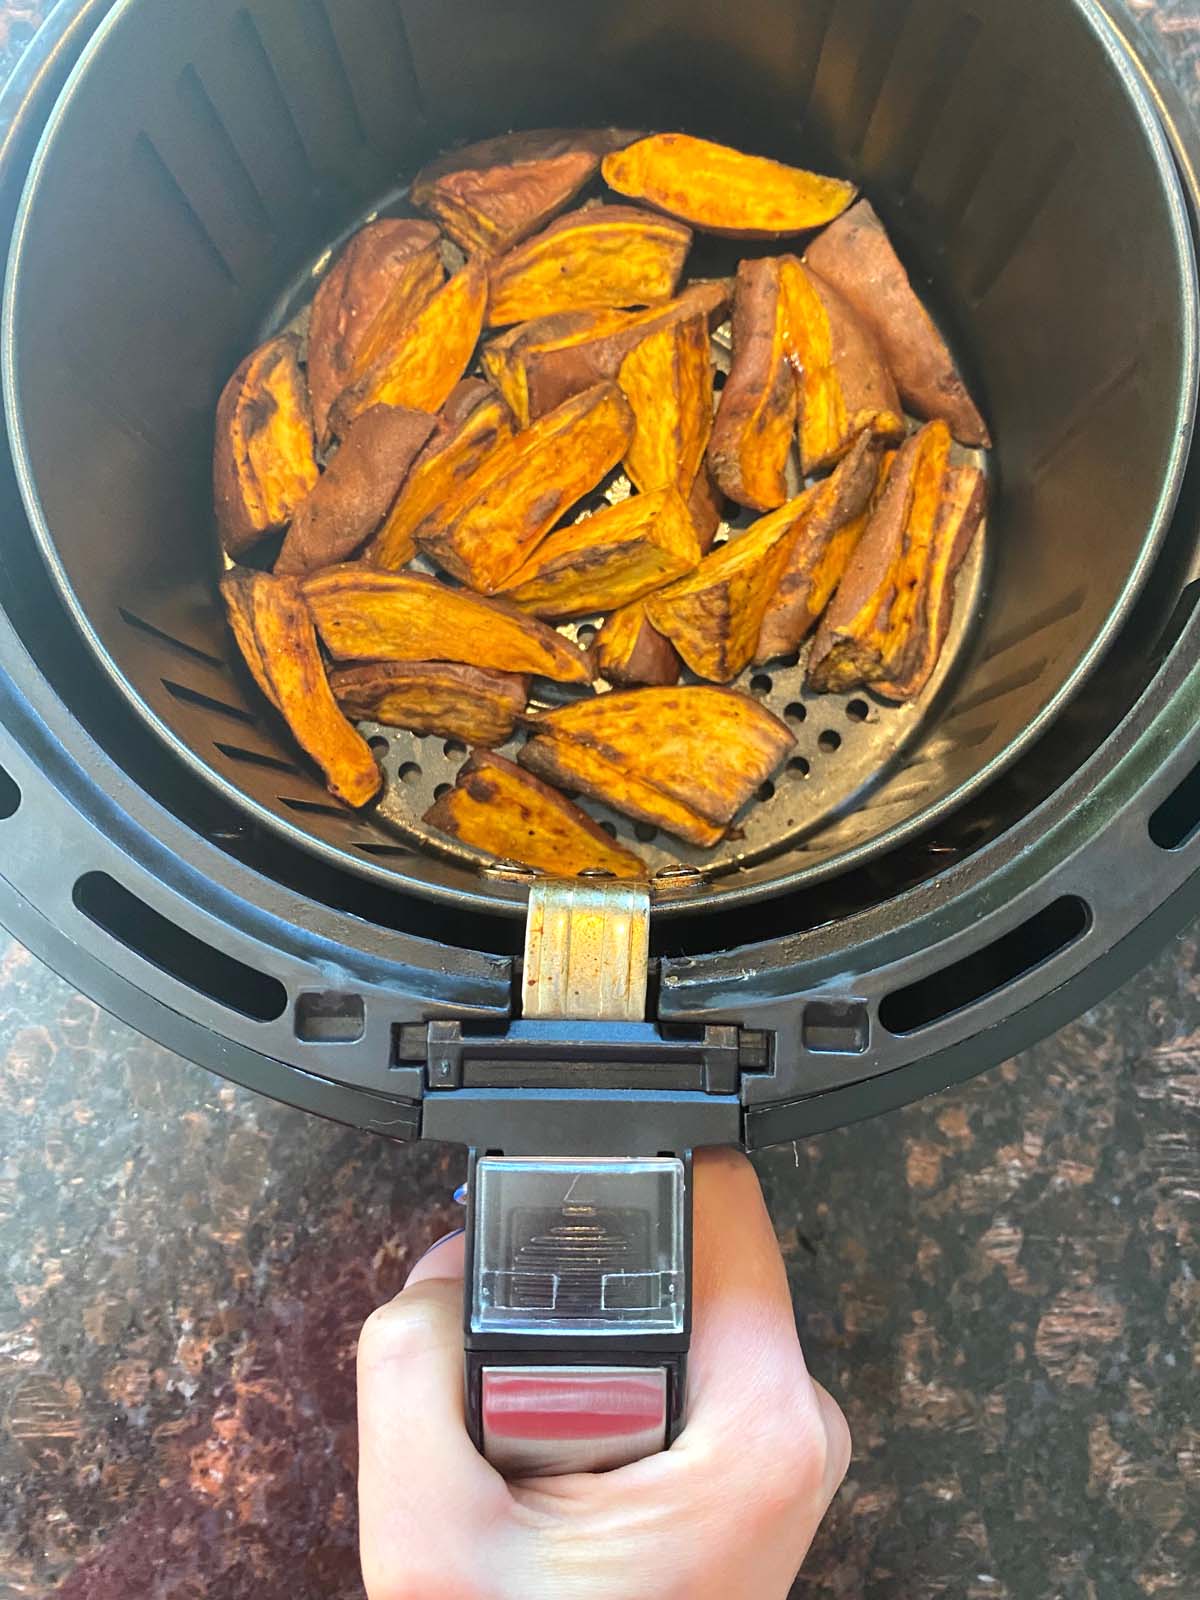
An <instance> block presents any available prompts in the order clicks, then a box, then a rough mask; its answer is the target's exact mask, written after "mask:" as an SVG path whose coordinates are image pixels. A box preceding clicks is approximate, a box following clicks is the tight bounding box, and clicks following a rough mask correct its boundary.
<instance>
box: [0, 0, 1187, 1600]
mask: <svg viewBox="0 0 1200 1600" xmlns="http://www.w3.org/2000/svg"><path fill="white" fill-rule="evenodd" d="M44 9H46V8H44V7H43V6H42V5H41V4H40V3H37V0H30V3H28V4H18V3H13V0H7V3H4V4H0V72H4V71H7V70H8V68H9V67H10V66H11V63H12V61H13V60H14V59H15V58H16V54H17V53H18V52H19V50H20V48H21V47H22V45H23V43H24V42H25V41H27V39H28V38H29V37H30V35H31V33H32V31H33V30H34V29H35V28H36V26H37V24H38V22H39V21H40V18H41V15H42V12H43V10H44ZM1129 9H1130V11H1131V12H1133V13H1135V14H1136V25H1137V26H1139V27H1141V28H1142V29H1144V30H1145V31H1146V35H1147V36H1148V37H1152V38H1154V39H1155V40H1156V41H1157V43H1158V45H1159V46H1160V47H1162V48H1164V49H1165V50H1167V51H1168V52H1169V53H1170V57H1171V60H1172V63H1173V69H1174V71H1175V74H1176V77H1177V81H1178V83H1179V84H1180V85H1181V86H1182V87H1183V88H1184V90H1185V92H1187V93H1188V94H1189V95H1191V96H1192V97H1193V98H1196V97H1197V96H1198V95H1200V8H1197V6H1196V5H1195V4H1194V0H1182V3H1180V0H1164V3H1160V0H1130V6H1129ZM1198 1123H1200V946H1198V943H1197V940H1196V938H1195V937H1193V936H1188V937H1185V938H1183V939H1181V940H1179V941H1177V942H1176V943H1175V944H1174V945H1172V946H1171V948H1170V949H1168V950H1167V951H1166V952H1164V954H1163V955H1162V956H1161V957H1160V959H1159V960H1158V961H1157V962H1156V963H1155V964H1154V965H1153V966H1152V967H1150V968H1149V969H1147V970H1146V971H1145V972H1144V973H1142V974H1141V975H1140V976H1139V977H1138V978H1136V979H1135V980H1133V981H1132V982H1131V983H1129V984H1128V985H1127V986H1126V988H1125V989H1124V990H1123V991H1122V992H1121V993H1120V994H1119V995H1117V996H1116V997H1115V998H1113V999H1112V1000H1110V1001H1109V1002H1108V1003H1106V1004H1104V1005H1102V1006H1100V1007H1098V1008H1097V1009H1096V1010H1095V1011H1093V1012H1092V1013H1091V1014H1089V1015H1088V1016H1086V1017H1085V1018H1083V1019H1082V1020H1081V1021H1080V1022H1078V1023H1076V1024H1075V1025H1073V1026H1071V1027H1069V1028H1067V1029H1065V1030H1064V1031H1063V1032H1062V1033H1060V1034H1059V1035H1058V1036H1057V1037H1055V1038H1053V1039H1051V1040H1049V1041H1047V1042H1045V1043H1043V1044H1041V1045H1039V1046H1038V1047H1036V1048H1035V1049H1032V1050H1030V1051H1028V1052H1026V1053H1025V1054H1024V1055H1022V1056H1020V1057H1018V1058H1017V1059H1016V1060H1014V1061H1011V1062H1009V1063H1007V1064H1006V1065H1005V1066H1003V1067H1000V1068H998V1069H996V1070H995V1071H992V1072H989V1073H987V1074H985V1075H984V1076H983V1077H981V1078H979V1079H977V1080H976V1081H975V1082H973V1083H972V1084H970V1085H969V1086H968V1087H967V1088H965V1089H963V1090H961V1091H959V1092H956V1093H950V1094H945V1095H942V1096H941V1097H940V1098H938V1099H935V1100H931V1101H928V1102H926V1103H924V1104H922V1105H919V1106H915V1107H911V1108H909V1109H908V1110H906V1111H903V1112H900V1113H898V1114H896V1115H893V1116H891V1117H888V1118H886V1119H884V1120H881V1121H876V1122H873V1123H869V1124H865V1125H863V1126H859V1127H855V1128H850V1129H847V1130H844V1131H842V1132H839V1133H836V1134H833V1135H830V1136H828V1137H826V1138H824V1139H822V1140H820V1141H818V1142H814V1143H811V1144H801V1145H799V1146H797V1147H795V1148H792V1147H790V1146H789V1147H787V1148H785V1149H780V1150H775V1151H772V1152H769V1153H768V1154H766V1155H764V1156H762V1157H760V1158H759V1159H758V1160H757V1166H758V1169H759V1172H760V1174H761V1176H762V1179H763V1182H764V1184H765V1186H766V1190H767V1193H768V1196H769V1199H770V1202H771V1207H772V1211H773V1214H774V1217H775V1219H776V1224H777V1227H778V1231H779V1236H780V1240H781V1242H782V1245H783V1250H784V1254H785V1257H786V1259H787V1263H788V1270H789V1273H790V1275H791V1282H792V1288H793V1292H794V1298H795V1305H796V1313H797V1319H798V1322H799V1326H800V1330H801V1333H802V1336H803V1339H804V1342H805V1347H806V1349H807V1351H808V1354H809V1357H810V1361H811V1364H812V1366H813V1368H814V1369H815V1371H816V1373H817V1375H818V1376H819V1377H821V1378H822V1379H823V1381H824V1382H825V1383H826V1384H827V1385H828V1387H829V1388H831V1389H832V1390H833V1391H834V1392H835V1393H836V1394H837V1395H838V1396H839V1397H840V1399H841V1400H842V1403H843V1404H844V1406H845V1408H846V1410H847V1412H848V1414H849V1417H850V1420H851V1424H852V1428H853V1432H854V1439H855V1454H854V1462H853V1465H852V1468H851V1472H850V1476H849V1479H848V1481H847V1483H846V1486H845V1488H844V1489H843V1491H842V1493H841V1495H840V1496H839V1498H838V1500H837V1502H836V1505H835V1507H834V1509H833V1511H832V1513H831V1515H830V1517H829V1519H828V1521H827V1523H826V1526H825V1528H824V1529H823V1531H822V1533H821V1535H820V1537H819V1538H818V1541H817V1544H816V1546H815V1548H814V1550H813V1552H812V1555H811V1556H810V1559H809V1561H808V1563H807V1566H806V1568H805V1571H804V1573H803V1575H802V1576H801V1578H800V1579H799V1580H798V1582H797V1584H796V1588H795V1591H794V1593H795V1595H796V1596H798V1597H802V1600H809V1597H812V1600H816V1597H828V1600H843V1597H844V1600H851V1597H853V1600H935V1597H936V1600H940V1597H946V1600H1124V1597H1126V1596H1129V1597H1131V1600H1144V1597H1156V1600H1169V1597H1173V1596H1178V1597H1180V1600H1194V1597H1195V1596H1196V1595H1197V1594H1198V1593H1200V1550H1198V1548H1197V1543H1196V1541H1197V1528H1198V1524H1200V1519H1198V1517H1197V1511H1198V1509H1200V1400H1198V1398H1197V1397H1198V1394H1200V1384H1198V1381H1197V1370H1196V1369H1197V1364H1198V1359H1200V1282H1198V1281H1197V1276H1196V1270H1195V1268H1196V1259H1197V1257H1196V1244H1197V1227H1198V1225H1200V1131H1198ZM461 1177H462V1161H461V1157H460V1156H459V1154H458V1153H456V1152H453V1151H447V1150H444V1149H436V1148H426V1147H416V1148H407V1149H405V1148H394V1147H389V1146H387V1145H385V1144H383V1143H380V1142H375V1141H372V1140H370V1139H367V1138H365V1137H362V1136H359V1135H356V1134H353V1133H350V1132H347V1131H345V1130H343V1129H340V1128H337V1127H333V1126H331V1125H328V1124H325V1123H321V1122H318V1121H317V1120H315V1119H314V1118H311V1117H307V1116H304V1115H302V1114H300V1113H298V1112H294V1111H290V1110H286V1109H283V1108H281V1107H279V1106H276V1105H273V1104H271V1103H269V1102H267V1101H265V1100H261V1099H258V1098H255V1097H254V1096H252V1095H250V1094H247V1093H244V1092H242V1091H240V1090H237V1089H234V1088H230V1087H229V1086H227V1085H225V1084H223V1083H221V1082H220V1080H218V1079H217V1078H215V1077H213V1076H211V1075H210V1074H208V1073H207V1072H204V1071H201V1070H200V1069H198V1068H197V1067H194V1066H191V1065H190V1064H188V1063H186V1062H184V1061H181V1060H179V1059H177V1058H175V1057H173V1056H171V1055H170V1054H169V1053H168V1052H166V1051H164V1050H162V1049H160V1048H159V1047H158V1046H156V1045H153V1044H151V1043H148V1042H147V1041H146V1040H144V1039H142V1038H139V1037H138V1036H137V1035H135V1034H134V1033H132V1032H131V1031H130V1030H129V1029H128V1028H126V1027H125V1026H123V1025H122V1024H121V1023H119V1022H116V1021H114V1020H113V1019H111V1018H110V1017H108V1016H106V1015H104V1014H103V1013H101V1012H100V1011H99V1010H98V1009H97V1008H96V1007H95V1006H94V1005H93V1004H91V1002H89V1001H88V1000H85V999H83V998H81V997H80V996H79V995H77V994H75V993H73V992H72V991H71V990H70V989H69V988H68V987H67V986H66V985H65V984H63V983H62V982H61V981H60V980H59V979H57V978H56V977H55V976H53V974H51V973H50V972H49V971H48V970H47V969H46V968H45V967H43V966H42V965H41V964H40V963H39V962H38V961H37V960H35V959H34V957H32V956H31V955H29V954H28V953H27V952H25V951H24V950H22V949H21V948H20V947H18V946H17V945H16V944H14V943H11V942H6V941H5V940H4V938H3V936H2V935H0V1600H16V1597H18V1596H20V1597H26V1596H44V1595H47V1594H50V1593H52V1592H55V1593H59V1594H61V1595H62V1596H64V1597H65V1600H143V1597H145V1600H193V1597H195V1600H199V1597H202V1596H203V1597H211V1600H251V1597H253V1600H351V1597H356V1596H360V1595H361V1592H362V1591H361V1587H360V1583H359V1578H358V1563H357V1556H356V1550H355V1509H354V1478H353V1471H354V1453H355V1442H354V1384H353V1354H354V1345H355V1339H356V1336H357V1332H358V1328H359V1326H360V1324H361V1322H362V1321H363V1319H364V1317H365V1316H366V1315H367V1313H368V1312H369V1311H370V1310H371V1308H372V1307H373V1306H374V1305H376V1304H378V1303H379V1302H380V1301H381V1300H383V1299H385V1298H386V1297H388V1296H389V1295H391V1294H392V1293H394V1292H395V1290H396V1289H397V1288H398V1287H399V1286H400V1284H401V1282H402V1281H403V1278H404V1274H405V1271H406V1269H407V1267H408V1266H409V1265H410V1264H411V1262H412V1261H413V1260H414V1259H415V1258H416V1257H417V1256H418V1255H419V1254H420V1252H421V1251H422V1250H423V1249H424V1248H425V1246H426V1245H428V1244H429V1243H430V1242H432V1241H433V1240H434V1239H435V1238H437V1237H438V1236H439V1235H440V1234H442V1233H444V1232H445V1231H446V1230H447V1229H448V1228H449V1227H451V1226H453V1225H455V1222H456V1219H457V1208H456V1207H455V1206H454V1204H453V1201H452V1198H451V1195H452V1190H453V1188H454V1186H455V1184H456V1183H457V1182H458V1181H459V1180H460V1179H461Z"/></svg>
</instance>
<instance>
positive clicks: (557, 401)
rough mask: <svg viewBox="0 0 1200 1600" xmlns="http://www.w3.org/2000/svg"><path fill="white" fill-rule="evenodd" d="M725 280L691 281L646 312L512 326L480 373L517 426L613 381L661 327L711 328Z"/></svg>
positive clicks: (571, 315)
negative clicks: (701, 324) (697, 322)
mask: <svg viewBox="0 0 1200 1600" xmlns="http://www.w3.org/2000/svg"><path fill="white" fill-rule="evenodd" d="M732 292H733V286H732V284H731V282H730V280H729V279H728V278H711V279H706V280H703V281H701V282H699V283H692V284H689V285H688V287H687V288H686V289H684V290H683V292H682V294H679V295H677V296H676V297H675V299H673V300H668V301H666V302H664V303H663V304H661V305H657V306H651V307H648V308H647V309H646V310H644V311H613V310H600V311H563V312H560V313H559V314H558V315H557V316H553V317H539V318H538V319H537V320H536V321H533V322H527V323H524V324H522V325H521V326H520V327H517V328H510V329H509V330H508V331H507V332H506V333H502V334H499V335H498V336H497V337H496V338H494V339H491V340H489V341H488V343H487V344H486V345H484V347H483V368H484V371H485V372H486V373H487V375H488V377H489V378H490V379H491V380H492V382H493V383H494V384H495V385H496V387H497V388H498V389H499V390H500V392H501V394H503V396H504V398H505V399H506V400H507V401H508V403H509V405H510V406H511V407H512V409H513V413H514V415H515V416H516V418H517V420H518V421H519V422H520V424H521V426H522V427H528V426H529V423H530V421H531V420H532V419H533V418H535V417H540V416H541V415H542V414H543V413H544V412H546V411H552V410H553V409H554V407H555V406H559V405H561V404H562V403H563V401H564V400H569V399H570V398H571V396H572V395H575V394H579V393H580V391H581V390H583V389H590V388H591V386H592V385H593V384H594V383H600V382H601V381H602V380H604V379H605V378H615V377H616V376H617V374H618V373H619V371H620V369H621V363H622V362H623V361H624V360H625V357H626V356H627V355H628V354H629V352H630V351H631V350H632V349H633V348H634V346H635V345H636V344H638V342H639V341H640V340H641V339H643V338H645V337H646V336H647V335H648V334H650V333H652V332H654V331H655V330H656V329H658V328H663V327H667V326H669V325H670V324H671V323H673V322H676V321H688V320H690V319H691V318H693V317H697V316H702V317H704V318H706V319H707V321H708V325H709V327H712V326H713V325H714V324H715V323H717V322H719V321H720V320H721V318H722V317H723V316H724V315H725V314H726V312H727V310H728V308H729V304H730V299H731V296H732Z"/></svg>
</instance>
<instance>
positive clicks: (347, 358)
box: [308, 217, 446, 439]
mask: <svg viewBox="0 0 1200 1600" xmlns="http://www.w3.org/2000/svg"><path fill="white" fill-rule="evenodd" d="M445 276H446V274H445V270H444V268H443V266H442V260H441V256H440V254H439V253H438V231H437V229H436V228H435V227H434V226H433V224H432V223H431V222H420V221H418V220H417V219H416V218H412V217H405V218H399V219H397V218H392V217H389V218H385V219H383V220H381V221H379V222H371V223H368V224H367V226H366V227H365V228H361V229H360V230H359V231H358V233H356V234H355V235H354V237H353V238H352V239H351V240H350V242H349V244H348V245H347V246H346V248H345V249H344V250H343V251H342V253H341V255H340V256H339V257H338V260H337V262H336V263H335V265H334V266H333V267H332V268H331V269H330V270H329V272H328V273H327V274H326V276H325V277H324V278H323V279H322V281H321V286H320V288H319V289H318V290H317V292H316V295H315V296H314V298H313V304H312V316H311V320H310V321H309V325H308V392H309V395H310V396H311V398H312V410H313V426H314V428H315V430H316V435H317V438H318V439H324V437H325V432H326V428H327V426H328V422H329V411H330V408H331V407H332V405H333V403H334V401H335V400H336V399H337V397H338V395H339V394H341V392H342V390H343V389H345V388H346V387H347V386H348V385H349V384H351V383H353V382H354V381H355V379H356V378H359V377H361V375H362V373H363V371H364V370H365V369H366V367H367V366H369V365H370V363H371V362H372V361H373V360H374V359H375V357H376V356H377V355H378V354H379V353H380V351H381V350H382V349H383V347H384V345H386V344H389V343H391V342H392V340H394V339H395V338H396V337H397V336H398V335H399V333H400V330H401V329H402V328H404V327H405V326H407V324H408V323H409V322H411V321H412V319H413V318H414V317H415V316H416V315H417V313H418V312H419V311H422V310H423V309H424V308H425V306H426V305H428V303H429V301H430V300H432V298H433V296H434V295H435V294H436V293H437V291H438V290H439V289H440V288H441V286H442V282H443V280H444V279H445Z"/></svg>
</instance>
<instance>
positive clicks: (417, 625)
mask: <svg viewBox="0 0 1200 1600" xmlns="http://www.w3.org/2000/svg"><path fill="white" fill-rule="evenodd" d="M304 597H305V599H306V600H307V601H308V604H309V606H310V607H311V609H312V614H313V618H314V620H315V622H316V624H317V630H318V632H319V633H320V635H321V642H322V643H323V644H324V646H325V648H326V650H328V651H329V654H330V655H331V656H332V657H333V658H334V660H335V661H463V662H466V663H467V664H468V665H472V666H477V667H485V668H488V669H492V670H496V671H500V672H529V673H535V674H537V675H538V676H540V677H543V678H553V679H555V680H557V681H558V682H559V683H590V682H591V681H592V673H591V668H590V665H589V662H588V659H587V657H586V656H585V655H584V654H583V652H582V651H580V650H579V649H577V648H576V646H575V645H573V644H572V643H571V642H570V640H569V639H564V638H563V637H562V635H561V634H558V633H555V632H554V630H553V628H547V627H546V626H545V625H544V624H543V623H540V622H536V621H535V620H534V619H533V618H532V617H527V616H526V615H525V613H524V612H522V611H518V610H517V608H516V607H515V606H510V605H506V604H505V603H504V602H502V601H497V600H484V599H482V598H481V597H480V596H479V595H474V594H468V593H467V592H466V591H465V590H462V589H449V588H447V587H446V585H445V584H443V583H438V581H437V579H436V578H427V577H425V576H423V575H422V574H420V573H416V572H379V571H377V570H376V569H375V568H373V567H367V566H362V565H350V566H345V567H326V568H325V570H324V571H323V572H317V573H314V574H313V576H312V577H310V578H308V579H306V580H305V583H304Z"/></svg>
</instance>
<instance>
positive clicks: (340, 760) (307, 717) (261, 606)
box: [221, 572, 383, 806]
mask: <svg viewBox="0 0 1200 1600" xmlns="http://www.w3.org/2000/svg"><path fill="white" fill-rule="evenodd" d="M221 589H222V593H223V594H224V595H225V598H226V604H227V607H228V609H229V612H230V617H231V620H232V619H233V618H234V617H235V616H236V617H237V619H238V620H237V621H236V622H235V623H234V635H235V637H236V638H237V639H238V642H239V644H242V643H243V640H244V638H245V637H246V633H247V630H248V632H249V635H250V637H251V638H252V641H253V643H252V646H251V649H250V650H249V652H248V653H247V655H246V660H247V664H248V665H249V667H250V670H251V672H252V673H254V676H255V677H256V678H257V679H259V681H260V682H261V683H262V685H263V688H264V690H265V691H266V692H267V696H268V699H270V701H271V703H272V705H274V706H275V707H276V708H277V710H278V711H279V712H280V714H281V715H282V717H283V719H284V721H285V722H286V723H287V725H288V727H289V729H290V730H291V732H292V736H293V737H294V738H295V740H296V742H297V744H299V745H300V747H301V749H302V750H303V751H304V752H305V754H306V755H308V756H309V757H311V759H312V760H313V761H315V762H316V764H317V765H318V766H319V767H320V768H321V771H322V772H323V773H324V775H325V782H326V784H327V785H328V787H329V791H330V793H331V794H333V795H336V797H337V798H338V799H339V800H344V801H345V802H346V804H347V805H350V806H365V805H366V804H367V802H368V801H370V800H373V799H374V798H375V796H376V795H377V794H378V793H379V790H380V787H381V785H382V783H383V778H382V775H381V773H380V771H379V768H378V767H377V766H376V764H375V758H374V756H373V755H372V754H371V750H370V747H369V745H368V744H367V742H366V740H365V739H364V738H363V737H362V735H361V734H360V733H359V732H358V731H357V729H355V728H353V727H351V725H350V723H349V722H347V720H346V718H345V717H344V716H343V715H342V712H341V711H340V709H339V708H338V704H337V701H336V700H335V699H334V697H333V693H332V691H331V689H330V687H329V682H328V680H327V678H326V676H325V667H324V665H323V663H322V661H321V652H320V650H319V649H318V648H317V637H316V634H315V632H314V631H313V623H312V617H311V616H310V615H309V611H308V607H307V606H306V605H305V603H304V596H303V594H302V593H301V589H300V584H299V583H298V581H297V580H296V579H294V578H276V577H272V576H271V575H269V574H268V573H265V572H255V573H232V574H228V575H227V576H226V577H225V578H224V579H223V580H222V583H221ZM231 596H232V597H233V599H232V603H231ZM243 648H245V646H244V645H243Z"/></svg>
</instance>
